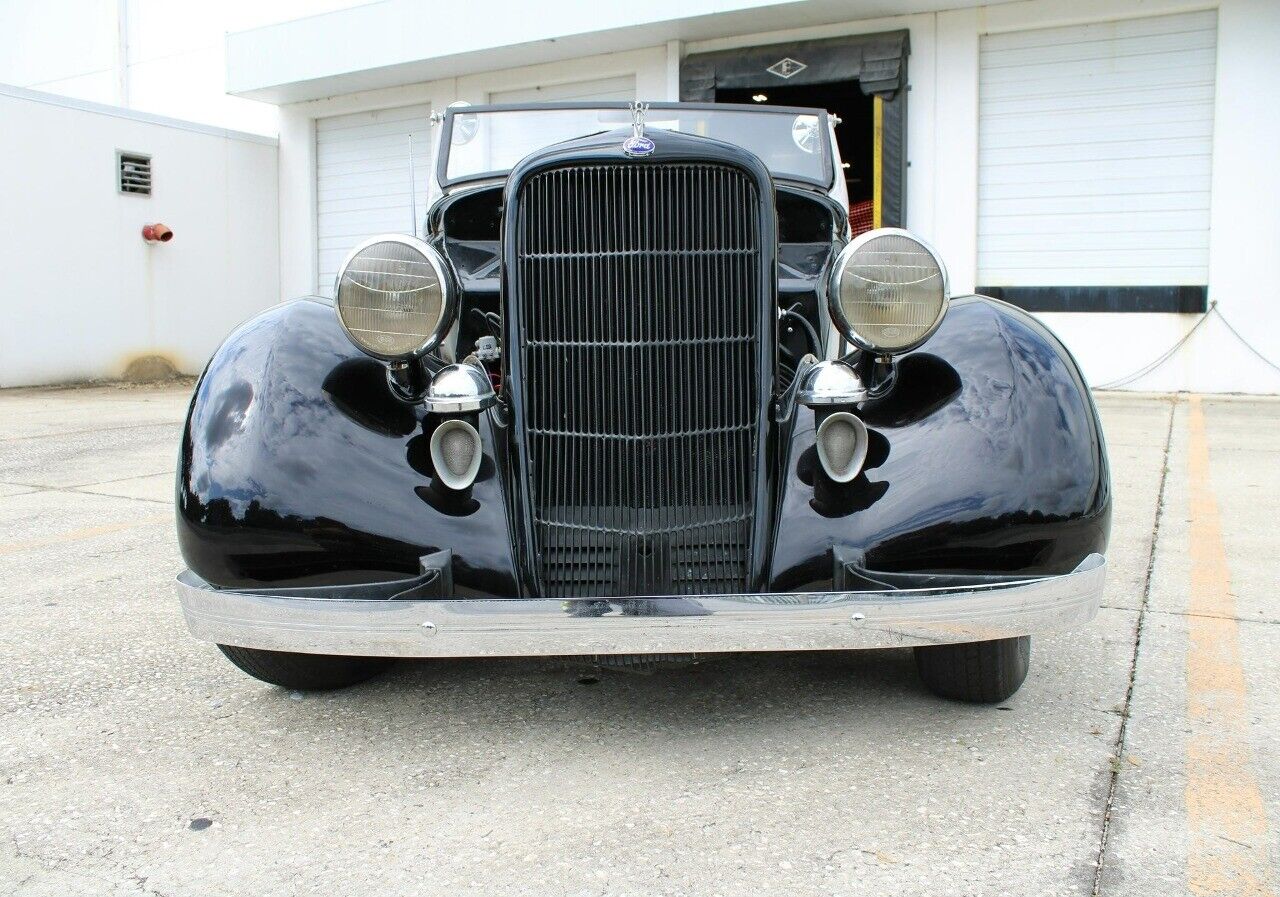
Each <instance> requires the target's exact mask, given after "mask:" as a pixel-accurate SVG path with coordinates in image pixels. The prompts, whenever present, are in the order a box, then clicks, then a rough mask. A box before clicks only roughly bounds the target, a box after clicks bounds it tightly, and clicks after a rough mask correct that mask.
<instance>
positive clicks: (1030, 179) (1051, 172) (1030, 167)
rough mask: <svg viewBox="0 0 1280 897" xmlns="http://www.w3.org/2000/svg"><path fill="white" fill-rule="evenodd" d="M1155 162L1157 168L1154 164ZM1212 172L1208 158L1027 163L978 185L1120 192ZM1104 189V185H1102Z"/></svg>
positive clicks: (994, 172)
mask: <svg viewBox="0 0 1280 897" xmlns="http://www.w3.org/2000/svg"><path fill="white" fill-rule="evenodd" d="M1157 162H1158V164H1156V163H1157ZM1211 168H1212V165H1211V158H1210V157H1209V156H1208V155H1198V156H1166V157H1164V158H1161V159H1159V160H1155V159H1104V160H1100V161H1096V162H1067V163H1063V162H1028V163H1024V164H1019V165H1010V164H1004V165H993V166H990V167H989V168H987V169H986V170H984V171H982V172H981V173H980V174H979V177H978V185H979V186H980V187H981V186H982V185H983V184H1028V183H1030V184H1038V185H1049V184H1054V183H1059V184H1064V185H1072V184H1075V183H1077V182H1079V181H1081V180H1085V179H1091V180H1093V181H1112V182H1116V183H1115V184H1113V189H1123V188H1124V186H1125V185H1126V182H1128V181H1132V180H1133V179H1135V178H1144V177H1145V178H1148V179H1150V178H1151V177H1153V176H1154V177H1156V178H1161V179H1165V180H1166V182H1170V181H1172V180H1174V179H1178V178H1182V177H1187V178H1192V177H1207V176H1208V175H1209V173H1210V170H1211ZM1102 186H1103V187H1104V188H1105V187H1106V185H1105V184H1103V185H1102Z"/></svg>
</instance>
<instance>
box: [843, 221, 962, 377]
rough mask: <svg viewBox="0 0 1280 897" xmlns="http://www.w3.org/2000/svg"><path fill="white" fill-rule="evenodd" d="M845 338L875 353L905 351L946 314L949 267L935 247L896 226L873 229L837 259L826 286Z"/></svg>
mask: <svg viewBox="0 0 1280 897" xmlns="http://www.w3.org/2000/svg"><path fill="white" fill-rule="evenodd" d="M827 295H828V305H829V307H830V310H831V317H832V319H833V320H834V321H835V323H836V326H837V327H839V328H840V331H841V332H842V333H843V334H844V336H845V339H847V340H849V342H851V343H853V344H854V345H855V346H859V347H861V348H863V349H867V350H869V351H872V352H885V353H890V354H892V353H895V352H906V351H907V350H909V349H914V348H915V347H916V346H918V345H920V344H921V343H923V342H924V341H925V340H927V339H928V338H929V337H930V336H931V335H932V334H933V332H934V331H935V330H937V329H938V325H939V324H941V323H942V316H943V315H945V314H946V312H947V295H948V294H947V268H946V266H945V265H944V264H943V263H942V259H941V258H939V257H938V254H937V253H936V252H934V251H933V248H932V247H930V246H929V244H928V243H925V242H924V241H923V240H920V239H919V238H917V237H913V236H912V235H911V234H909V233H908V232H907V231H905V230H899V229H898V228H896V227H883V228H880V229H878V230H873V231H868V232H867V233H865V234H862V235H861V236H860V237H858V238H857V239H856V240H854V241H852V242H851V243H849V245H848V246H846V247H845V248H844V249H843V250H841V252H840V255H838V256H837V257H836V263H835V266H834V267H833V268H832V270H831V281H830V283H829V284H828V287H827Z"/></svg>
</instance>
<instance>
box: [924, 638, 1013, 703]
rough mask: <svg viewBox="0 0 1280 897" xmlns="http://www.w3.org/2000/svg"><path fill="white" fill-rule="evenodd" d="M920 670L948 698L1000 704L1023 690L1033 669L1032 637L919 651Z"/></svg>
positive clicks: (943, 646)
mask: <svg viewBox="0 0 1280 897" xmlns="http://www.w3.org/2000/svg"><path fill="white" fill-rule="evenodd" d="M915 651H916V669H917V670H919V671H920V678H921V679H923V680H924V684H925V685H927V686H929V690H930V691H932V692H933V693H934V694H936V695H939V696H941V697H944V698H954V699H955V700H957V701H971V702H973V703H975V704H998V703H1000V702H1001V701H1003V700H1005V699H1006V698H1010V697H1013V694H1014V693H1015V692H1016V691H1017V690H1018V689H1019V688H1021V687H1022V683H1023V682H1024V681H1025V680H1026V678H1027V670H1028V669H1029V668H1030V666H1031V636H1029V635H1023V636H1018V637H1016V638H1002V639H996V640H995V641H990V642H970V643H968V644H963V645H928V646H926V647H923V648H916V649H915Z"/></svg>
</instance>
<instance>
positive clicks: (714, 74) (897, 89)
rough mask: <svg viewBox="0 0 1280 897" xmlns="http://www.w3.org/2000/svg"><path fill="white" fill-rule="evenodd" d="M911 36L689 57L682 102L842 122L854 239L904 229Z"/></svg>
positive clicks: (881, 36)
mask: <svg viewBox="0 0 1280 897" xmlns="http://www.w3.org/2000/svg"><path fill="white" fill-rule="evenodd" d="M908 52H909V43H908V34H907V32H906V31H894V32H887V33H884V34H872V35H862V36H854V37H840V38H832V39H829V40H817V41H802V42H797V43H789V44H771V45H768V46H763V47H746V48H742V49H738V50H725V51H720V52H716V53H701V54H693V55H690V56H688V57H686V58H685V59H684V60H683V62H682V64H681V69H680V98H681V99H682V100H689V101H696V102H716V103H745V104H748V105H751V104H760V105H770V106H811V107H816V108H821V109H826V110H827V111H828V112H830V113H831V114H832V115H834V116H836V117H837V118H838V119H839V123H838V124H837V125H836V141H837V143H838V144H839V147H840V155H841V157H842V161H843V166H844V167H843V169H842V170H841V171H840V172H838V176H839V177H841V178H842V179H843V180H844V182H845V185H846V187H847V189H848V193H849V205H850V224H851V226H852V227H853V231H854V233H855V234H857V233H861V232H862V231H865V230H870V229H871V228H872V227H903V226H905V225H906V214H905V213H906V167H907V160H906V145H907V134H906V127H907V113H906V107H907V86H906V71H907V54H908Z"/></svg>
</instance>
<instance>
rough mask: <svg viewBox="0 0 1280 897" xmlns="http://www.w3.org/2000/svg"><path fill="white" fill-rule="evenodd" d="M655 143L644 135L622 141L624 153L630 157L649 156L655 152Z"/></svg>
mask: <svg viewBox="0 0 1280 897" xmlns="http://www.w3.org/2000/svg"><path fill="white" fill-rule="evenodd" d="M653 146H654V144H653V141H652V140H650V139H649V138H648V137H645V136H644V135H643V134H641V135H638V136H631V137H628V138H627V139H626V140H624V141H622V151H623V152H624V153H626V154H627V155H628V156H647V155H649V154H650V153H651V152H653Z"/></svg>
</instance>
